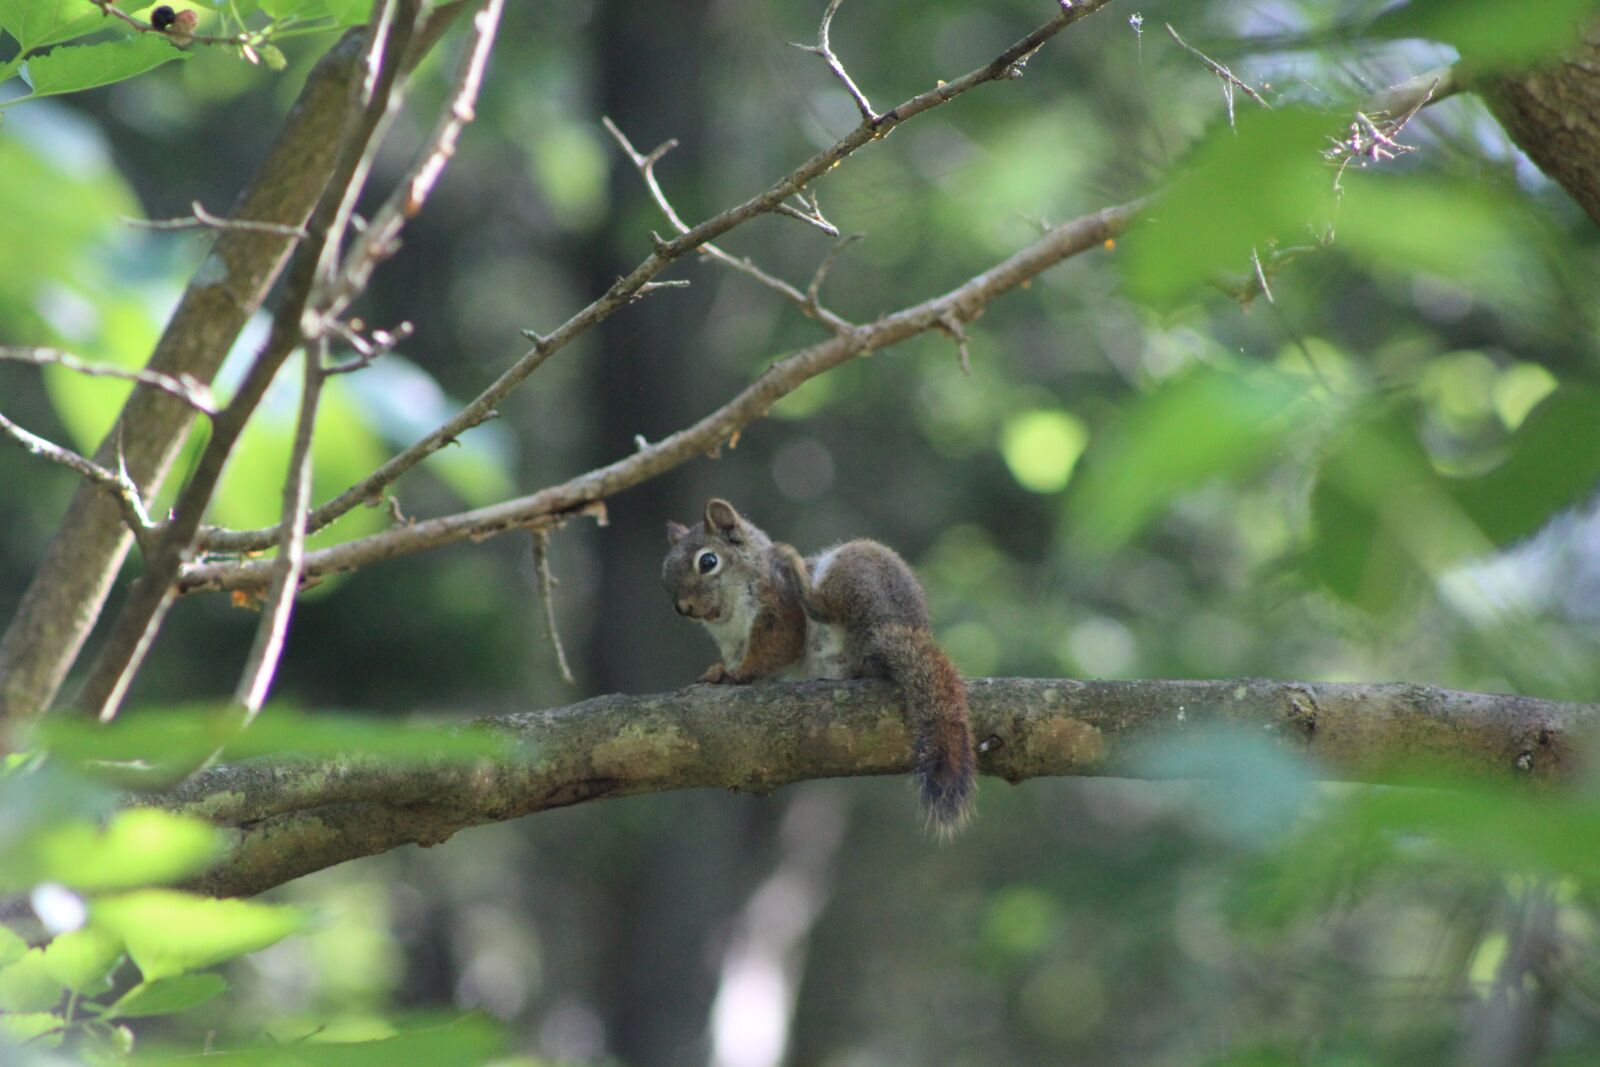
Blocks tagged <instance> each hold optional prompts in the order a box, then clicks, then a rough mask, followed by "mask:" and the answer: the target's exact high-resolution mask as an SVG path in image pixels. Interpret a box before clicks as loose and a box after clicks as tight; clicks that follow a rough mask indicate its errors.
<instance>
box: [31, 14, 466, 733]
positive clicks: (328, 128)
mask: <svg viewBox="0 0 1600 1067" xmlns="http://www.w3.org/2000/svg"><path fill="white" fill-rule="evenodd" d="M463 8H464V3H463V2H462V0H454V2H451V3H445V4H441V5H439V6H438V7H436V8H434V9H433V10H432V12H431V13H430V14H429V15H428V17H427V19H426V22H425V24H424V25H423V27H422V28H421V30H419V32H418V34H417V37H416V41H415V43H414V47H413V49H412V55H411V56H410V57H409V60H408V62H409V65H411V66H414V65H415V64H416V63H417V62H419V61H420V59H421V57H422V56H423V55H425V54H426V53H427V51H428V50H429V49H430V48H431V47H432V46H433V45H434V44H435V43H436V42H437V41H438V39H439V37H440V36H441V35H442V34H443V33H444V31H445V29H447V28H448V27H449V25H450V23H451V21H452V20H453V19H454V18H455V17H456V16H457V15H458V14H460V12H461V11H462V10H463ZM363 52H364V47H363V34H362V32H361V31H359V30H352V31H350V32H349V33H347V34H345V36H344V37H342V38H341V39H340V41H339V43H338V44H336V45H334V46H333V48H332V49H330V50H329V52H328V54H327V55H326V56H324V57H323V59H322V60H321V61H320V62H319V63H318V64H317V66H316V67H315V68H314V69H313V70H312V72H311V73H310V74H309V75H308V76H307V78H306V84H305V88H304V89H303V90H302V91H301V93H300V97H299V99H298V100H297V101H296V102H295V105H294V107H293V108H291V109H290V112H289V117H288V119H287V121H286V122H285V125H284V128H283V131H282V133H281V134H280V135H279V136H278V138H277V140H276V141H275V142H274V143H273V144H272V146H271V148H270V149H268V151H267V153H266V156H265V158H264V160H263V162H262V165H261V168H260V170H259V171H258V172H257V173H256V176H255V177H254V178H253V179H252V181H251V183H250V186H249V188H247V189H246V190H245V191H244V193H243V194H242V195H241V196H240V198H239V201H238V203H237V204H235V205H234V208H233V211H232V212H231V214H232V216H233V217H235V218H243V219H251V220H258V221H262V222H271V223H277V224H280V225H284V226H293V227H299V226H301V224H303V223H304V222H305V220H306V219H307V218H308V217H309V216H310V214H311V210H312V208H313V207H314V206H315V205H316V202H317V199H318V198H319V197H320V196H321V193H322V189H323V187H324V186H325V185H326V184H327V181H328V177H329V175H330V173H331V171H332V168H333V164H334V159H335V156H336V153H337V149H338V144H339V140H338V137H337V133H338V130H339V126H340V123H341V122H342V120H343V117H344V105H345V100H346V97H347V96H348V90H349V85H350V81H351V79H352V78H354V77H359V74H360V70H361V63H360V60H361V56H362V54H363ZM293 240H294V239H293V238H292V237H288V236H284V235H282V234H272V233H262V232H258V231H254V230H240V229H234V228H229V229H226V230H223V231H220V232H219V233H218V234H217V238H216V242H215V243H214V244H213V245H212V247H211V252H210V254H209V255H207V256H206V258H205V261H204V262H203V263H202V264H201V265H200V267H199V269H198V270H197V271H196V272H195V276H194V277H193V278H192V279H191V280H190V282H189V286H188V288H187V289H186V290H185V292H184V294H183V297H182V299H181V300H180V301H179V302H178V306H177V308H176V309H175V310H174V311H173V314H172V318H171V319H170V320H169V321H168V323H167V326H166V329H165V331H164V332H163V333H162V335H161V339H160V341H159V342H157V344H156V349H155V352H154V353H153V354H152V356H151V358H150V362H149V364H148V367H147V369H148V370H149V371H150V372H152V373H156V374H161V375H165V376H168V377H170V378H173V379H176V380H178V381H183V380H185V379H187V378H192V379H193V380H195V381H197V382H207V381H210V380H211V377H212V375H214V374H215V373H216V370H217V368H218V367H219V366H220V365H221V363H222V360H223V357H224V356H226V355H227V353H228V351H229V349H230V348H231V347H232V346H233V343H234V340H235V339H236V338H237V337H238V335H239V331H240V330H241V329H242V328H243V326H244V324H245V322H246V321H247V320H248V319H249V318H250V316H251V315H252V314H254V313H255V312H256V310H257V309H258V308H259V307H260V306H261V302H262V300H263V299H264V298H265V296H266V293H267V290H268V289H269V288H270V287H271V285H272V282H273V280H274V279H275V278H276V277H277V275H278V272H279V270H280V269H281V268H282V266H283V264H284V262H285V260H286V258H287V256H288V254H289V251H290V248H291V246H292V244H293ZM192 414H193V413H192V411H191V410H190V409H189V408H188V407H187V406H186V405H185V404H183V403H180V402H179V401H177V400H176V399H174V398H173V397H171V396H169V395H167V394H165V393H163V392H161V391H160V390H159V389H154V388H147V387H143V386H141V387H139V388H136V389H135V390H134V392H133V395H132V396H131V397H129V399H128V403H127V404H126V405H125V406H124V408H123V410H122V414H121V415H120V417H119V418H118V421H117V425H116V426H115V427H114V428H113V429H112V431H111V432H110V433H109V434H108V435H107V437H106V440H105V442H104V443H103V444H102V445H101V446H100V450H99V452H98V453H97V454H96V456H95V460H96V461H97V462H98V463H99V464H100V466H102V467H107V468H109V467H111V466H112V465H113V464H115V463H117V461H118V449H119V447H121V446H122V445H124V444H125V449H126V450H125V455H124V456H123V459H124V461H125V462H126V465H127V470H128V473H129V474H130V475H131V477H132V478H133V480H134V481H136V482H137V483H138V484H139V485H140V486H142V487H143V488H144V492H145V493H146V496H147V499H148V498H149V497H151V496H153V495H154V494H155V492H156V490H157V489H158V488H159V487H160V486H161V483H162V481H163V480H164V479H165V478H166V475H167V472H168V470H169V469H170V468H171V465H172V462H173V460H174V458H175V457H176V456H177V454H178V449H179V447H180V445H181V444H182V442H183V440H184V436H185V434H186V433H187V432H188V429H189V425H190V422H191V419H192ZM131 540H132V538H131V537H130V535H129V533H128V531H127V529H126V528H125V527H124V525H123V522H122V516H121V512H120V511H119V509H118V507H117V505H115V504H113V503H111V502H110V501H108V500H107V499H106V497H105V495H104V494H103V493H102V492H100V490H99V489H98V488H97V487H94V486H90V485H85V486H83V487H82V488H80V489H79V491H78V492H77V494H76V495H75V496H74V497H73V499H72V503H71V505H70V507H69V508H68V510H67V513H66V515H65V516H64V517H63V518H62V520H61V524H60V526H59V528H58V530H57V533H56V535H55V538H54V539H53V540H52V541H51V543H50V547H49V549H48V550H47V551H46V553H45V556H44V558H43V559H42V560H41V561H40V564H39V567H38V569H37V570H36V571H35V572H34V575H33V579H32V581H31V582H30V583H29V584H28V589H27V591H26V593H25V594H24V596H23V599H22V602H21V604H20V605H19V606H18V609H17V613H16V615H15V616H13V617H12V619H11V622H10V624H9V625H8V626H7V627H6V630H5V634H4V636H3V637H0V751H5V750H8V749H9V748H10V747H11V746H12V745H13V744H14V741H15V732H16V730H17V728H18V727H19V726H20V725H22V724H23V723H25V722H26V721H28V720H29V719H31V718H33V717H34V716H36V715H38V714H39V713H41V712H43V711H44V710H45V709H46V708H47V707H49V706H50V704H51V702H52V701H53V700H54V699H55V696H56V693H57V691H58V690H59V689H60V687H61V683H62V681H63V680H64V679H65V678H66V675H67V671H68V669H69V668H70V667H71V666H72V663H73V660H75V659H76V658H77V656H78V652H79V650H80V649H81V648H82V646H83V642H84V639H85V638H86V637H88V635H89V631H90V629H91V628H92V627H93V626H94V623H95V620H96V619H97V618H98V617H99V614H100V610H101V607H102V605H103V604H104V602H105V598H106V595H107V593H108V592H109V591H110V588H111V583H112V582H113V581H114V580H115V578H116V576H117V571H118V569H119V568H120V566H121V564H122V560H123V558H124V557H125V556H126V555H127V551H128V547H129V544H130V543H131Z"/></svg>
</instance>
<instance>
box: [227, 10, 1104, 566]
mask: <svg viewBox="0 0 1600 1067" xmlns="http://www.w3.org/2000/svg"><path fill="white" fill-rule="evenodd" d="M1110 2H1111V0H1078V2H1077V3H1072V4H1063V5H1062V7H1061V9H1060V11H1059V12H1058V13H1057V14H1056V15H1055V17H1053V18H1052V19H1050V20H1049V21H1048V22H1045V23H1044V24H1042V25H1040V26H1039V27H1037V28H1036V29H1034V30H1033V31H1032V32H1031V33H1028V34H1027V35H1026V36H1024V37H1022V38H1020V39H1019V40H1017V41H1016V42H1015V43H1014V44H1012V45H1011V46H1010V47H1009V48H1007V49H1006V50H1005V51H1003V52H1001V53H1000V54H999V55H998V56H996V57H995V58H994V59H992V60H990V61H989V62H988V63H986V64H984V65H983V66H981V67H978V68H976V69H974V70H971V71H968V72H967V73H966V74H964V75H962V76H961V77H959V78H956V79H953V80H951V81H948V82H942V83H940V84H939V85H937V86H935V87H934V88H932V89H929V90H928V91H927V92H924V93H919V94H918V95H916V96H914V97H911V98H910V99H908V100H906V101H905V102H903V103H901V104H899V105H898V106H896V107H894V108H891V109H890V110H888V111H886V112H884V113H883V114H882V115H880V116H879V117H878V123H877V125H876V127H874V128H870V129H869V128H867V127H866V126H858V127H857V128H856V129H854V130H852V131H851V132H850V133H848V134H846V135H845V136H844V137H842V138H841V139H840V140H839V141H837V142H835V143H834V144H833V145H832V146H830V147H829V148H826V149H824V150H823V151H821V152H819V153H817V154H816V155H814V156H812V157H811V158H810V159H808V160H806V161H805V162H804V163H801V164H800V165H799V166H798V167H796V168H795V169H794V170H792V171H790V172H789V173H788V174H786V175H785V176H784V177H782V178H780V179H778V180H777V181H776V182H774V183H773V184H772V185H770V186H769V187H768V188H767V189H766V190H764V191H763V192H761V193H758V194H756V195H755V196H753V197H751V198H750V199H748V200H746V201H744V202H743V203H741V204H738V205H735V206H734V207H731V208H729V209H727V210H726V211H723V212H721V213H720V214H717V215H714V216H712V217H711V218H709V219H706V220H705V221H704V222H701V223H699V224H697V225H695V226H693V227H691V228H690V229H689V230H688V232H686V233H682V234H680V235H679V236H677V237H676V238H673V239H672V240H670V241H668V240H663V241H661V242H660V244H659V246H658V247H657V248H656V250H655V251H653V252H652V253H651V255H649V256H647V257H646V258H645V259H644V260H643V261H642V262H640V263H639V265H638V266H636V267H635V268H634V269H633V270H632V271H631V272H630V273H629V274H628V275H626V276H625V277H623V278H621V279H619V280H618V281H617V282H616V283H615V284H613V285H612V286H611V288H610V289H608V290H606V292H605V293H604V294H602V295H601V296H599V297H597V298H596V299H595V300H593V301H592V302H590V303H589V305H588V306H586V307H584V308H583V309H582V310H580V311H578V312H577V313H576V314H574V315H573V316H572V317H571V318H569V319H567V321H566V322H564V323H562V324H561V325H560V326H558V327H557V328H556V329H554V330H552V331H551V332H549V333H547V334H538V333H534V334H532V335H531V336H530V337H529V339H530V340H532V341H533V342H534V344H533V347H532V348H531V349H530V350H529V351H528V352H526V353H525V354H524V355H523V356H522V357H521V358H520V359H518V360H517V361H516V362H515V363H513V364H512V365H511V366H510V367H508V368H507V369H506V370H505V371H504V372H503V373H502V374H501V375H500V377H499V378H497V379H496V380H495V381H494V382H493V383H492V384H491V385H489V387H488V388H486V389H485V390H484V391H483V392H481V393H480V394H478V396H477V397H476V398H474V399H473V400H472V401H471V402H470V403H469V404H467V405H466V406H465V407H463V408H462V409H461V410H460V411H458V412H457V413H456V414H455V415H453V416H451V417H450V418H449V419H447V420H446V421H445V422H444V423H443V424H441V425H440V426H438V427H437V428H436V429H434V430H433V431H432V432H430V433H429V434H427V435H426V436H425V437H423V438H422V439H420V440H419V441H417V442H416V443H415V444H413V445H411V447H409V448H407V449H405V450H404V451H403V452H401V453H399V454H398V455H396V456H394V457H393V458H391V459H390V460H389V461H388V462H387V463H385V464H384V465H383V466H381V467H379V468H378V469H377V470H375V471H373V472H372V473H371V474H369V475H368V476H367V477H366V478H363V479H362V480H361V481H359V482H357V483H356V484H355V485H352V486H350V487H349V488H348V489H346V490H345V491H344V492H342V493H340V494H339V495H338V496H336V497H334V498H333V499H332V500H330V501H328V502H327V503H325V504H323V505H321V506H320V507H318V508H316V509H315V510H314V511H313V512H312V514H311V520H310V523H309V525H308V527H307V528H308V530H310V531H312V532H315V531H317V530H320V529H322V528H323V527H325V526H327V525H328V524H329V523H331V522H333V521H335V520H336V519H338V518H340V517H341V516H343V515H345V514H347V513H348V512H350V511H351V510H353V509H354V508H356V507H358V506H360V505H361V504H362V503H364V502H365V501H368V500H375V499H377V498H378V497H380V496H381V495H382V492H383V490H384V489H385V488H387V487H388V486H389V485H390V484H392V483H393V482H394V481H396V480H397V479H399V478H400V477H401V476H403V475H404V474H405V473H406V472H407V471H409V470H411V469H412V468H413V467H415V466H416V465H417V464H419V463H421V462H422V461H423V460H424V459H426V458H428V457H429V456H431V455H433V453H435V452H437V451H438V450H439V449H441V448H443V447H445V445H447V444H448V443H449V442H451V441H453V440H455V439H456V438H458V437H460V436H461V435H462V434H463V433H466V432H467V431H468V430H471V429H472V428H473V427H474V426H478V425H480V424H481V423H483V422H484V421H485V420H486V419H487V418H489V417H490V412H492V411H495V410H497V409H498V407H499V405H500V402H501V401H502V400H504V399H505V397H506V396H507V395H508V394H509V393H510V392H511V391H512V390H513V389H515V388H516V387H517V386H519V385H521V384H522V382H523V381H525V380H526V379H527V378H528V376H529V375H531V374H532V373H533V372H534V371H535V370H537V369H538V368H539V367H541V366H543V365H544V363H545V361H546V360H548V359H549V358H550V357H551V356H553V355H554V354H555V353H557V352H558V351H560V350H561V349H562V348H564V347H565V346H566V345H567V344H569V343H570V342H572V341H573V340H575V339H576V338H578V337H580V336H582V335H583V334H585V333H587V332H588V330H589V329H590V328H591V327H593V326H594V325H595V324H596V323H598V322H601V321H603V320H604V319H605V318H607V317H608V316H610V315H611V314H612V313H613V312H614V311H616V310H617V308H619V307H621V306H623V305H624V304H626V303H627V302H628V301H629V300H630V299H631V298H632V295H633V293H634V292H635V291H636V290H637V289H638V288H639V287H640V286H641V285H643V284H644V283H645V282H648V281H650V280H651V279H652V278H654V277H655V276H656V275H657V274H659V273H661V271H662V270H664V269H665V268H666V267H667V265H668V264H670V263H671V262H673V261H674V260H676V259H678V258H679V257H681V256H683V255H686V254H688V253H689V252H692V251H694V250H696V249H698V248H699V247H700V246H701V245H703V244H705V243H706V242H707V241H712V240H715V239H716V238H718V237H720V236H721V235H722V234H724V233H726V232H728V231H729V230H731V229H733V228H734V227H736V226H739V225H742V224H743V223H745V222H747V221H749V220H750V219H752V218H755V217H756V216H758V215H763V214H767V213H770V212H772V211H775V210H776V209H777V205H779V204H781V203H783V202H784V201H785V200H787V199H789V198H790V197H791V196H793V195H795V194H796V193H798V192H799V191H801V190H802V189H804V188H805V187H806V186H807V185H809V184H810V183H811V182H813V181H815V180H816V179H817V178H819V177H821V176H822V175H824V174H826V173H827V172H828V171H830V170H831V169H833V167H834V165H835V164H837V163H839V162H841V161H842V160H844V159H845V158H846V157H847V156H849V155H850V154H852V153H853V152H855V151H856V150H857V149H859V148H861V147H862V146H863V145H866V144H869V143H871V142H872V141H874V140H876V139H878V138H879V137H881V136H883V135H885V134H887V133H888V132H889V131H890V130H892V129H894V128H895V127H896V126H898V125H900V124H901V123H904V122H907V121H909V120H911V119H913V118H915V117H916V116H918V115H920V114H922V113H924V112H926V111H929V110H932V109H933V108H936V107H940V106H942V105H944V104H947V103H949V102H950V101H951V100H954V99H955V98H956V97H958V96H960V95H962V94H963V93H966V92H968V91H970V90H972V89H974V88H977V87H978V86H980V85H984V84H987V83H989V82H992V81H996V80H1000V79H1003V78H1006V77H1009V72H1010V71H1011V70H1012V69H1013V67H1014V65H1015V64H1016V63H1017V62H1018V61H1019V60H1020V59H1022V58H1023V57H1025V56H1029V55H1032V54H1033V53H1034V52H1036V51H1038V49H1039V48H1040V47H1041V46H1042V45H1043V44H1044V43H1045V42H1046V41H1048V40H1050V39H1051V38H1052V37H1054V36H1055V35H1056V34H1058V33H1060V32H1061V31H1062V30H1064V29H1066V28H1067V27H1068V26H1071V25H1073V24H1074V23H1076V22H1078V21H1079V20H1081V19H1083V18H1086V17H1088V16H1089V15H1092V14H1094V13H1095V12H1096V11H1098V10H1100V8H1102V7H1104V6H1105V5H1106V4H1108V3H1110ZM274 534H275V530H274V528H272V527H267V528H264V529H257V530H220V529H215V528H212V529H208V530H205V531H204V532H203V534H202V536H201V538H200V542H199V544H200V547H202V548H205V549H210V550H213V551H218V552H255V551H261V550H263V549H267V548H270V547H272V544H273V537H274Z"/></svg>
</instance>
